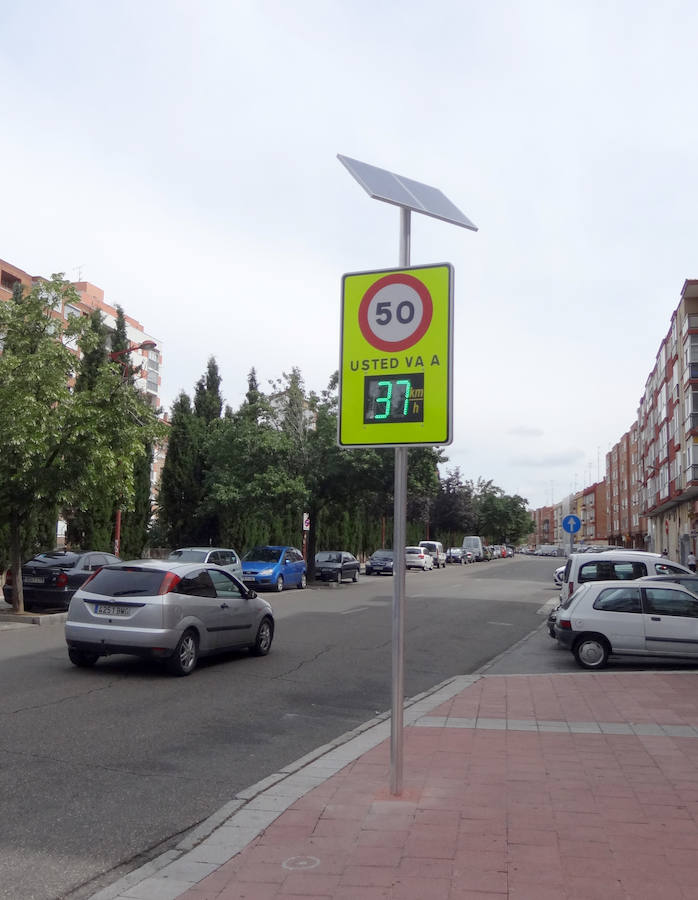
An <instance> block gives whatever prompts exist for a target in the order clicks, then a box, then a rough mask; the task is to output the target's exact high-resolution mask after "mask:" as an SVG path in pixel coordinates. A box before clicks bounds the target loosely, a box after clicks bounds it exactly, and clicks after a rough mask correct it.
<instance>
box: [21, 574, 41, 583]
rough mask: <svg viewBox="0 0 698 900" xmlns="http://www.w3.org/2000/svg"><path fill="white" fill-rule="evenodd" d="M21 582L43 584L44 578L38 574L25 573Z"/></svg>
mask: <svg viewBox="0 0 698 900" xmlns="http://www.w3.org/2000/svg"><path fill="white" fill-rule="evenodd" d="M22 582H23V583H24V584H43V583H44V579H43V578H41V577H40V576H39V575H25V576H24V577H23V578H22Z"/></svg>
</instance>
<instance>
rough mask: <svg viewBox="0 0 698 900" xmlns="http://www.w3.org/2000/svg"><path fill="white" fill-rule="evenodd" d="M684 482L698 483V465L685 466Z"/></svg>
mask: <svg viewBox="0 0 698 900" xmlns="http://www.w3.org/2000/svg"><path fill="white" fill-rule="evenodd" d="M686 484H687V485H688V484H698V465H693V466H686Z"/></svg>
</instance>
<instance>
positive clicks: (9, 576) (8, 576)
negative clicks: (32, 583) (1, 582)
mask: <svg viewBox="0 0 698 900" xmlns="http://www.w3.org/2000/svg"><path fill="white" fill-rule="evenodd" d="M12 581H13V579H12V570H11V569H8V570H7V572H6V573H5V584H7V585H11V584H12Z"/></svg>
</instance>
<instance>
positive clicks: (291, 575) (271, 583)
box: [242, 544, 306, 592]
mask: <svg viewBox="0 0 698 900" xmlns="http://www.w3.org/2000/svg"><path fill="white" fill-rule="evenodd" d="M242 580H243V581H244V582H245V584H246V585H249V586H254V588H255V589H263V590H271V591H279V592H280V591H283V589H284V588H285V587H290V586H291V585H295V586H296V587H297V588H299V589H300V590H303V588H304V587H305V585H306V569H305V560H304V559H303V554H302V553H301V552H300V550H297V549H296V548H295V547H276V546H270V545H268V544H267V545H266V546H264V547H253V548H252V549H251V550H248V551H247V553H246V554H245V555H244V556H243V557H242Z"/></svg>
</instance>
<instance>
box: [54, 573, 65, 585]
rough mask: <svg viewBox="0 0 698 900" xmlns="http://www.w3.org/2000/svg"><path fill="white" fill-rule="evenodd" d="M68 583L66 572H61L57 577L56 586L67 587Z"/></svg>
mask: <svg viewBox="0 0 698 900" xmlns="http://www.w3.org/2000/svg"><path fill="white" fill-rule="evenodd" d="M66 584H68V576H67V575H66V574H65V572H61V574H60V575H59V576H58V577H57V578H56V587H65V586H66Z"/></svg>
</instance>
